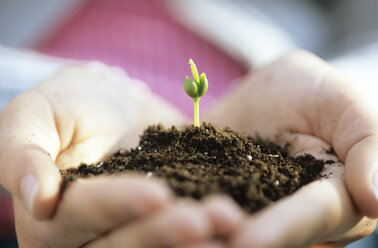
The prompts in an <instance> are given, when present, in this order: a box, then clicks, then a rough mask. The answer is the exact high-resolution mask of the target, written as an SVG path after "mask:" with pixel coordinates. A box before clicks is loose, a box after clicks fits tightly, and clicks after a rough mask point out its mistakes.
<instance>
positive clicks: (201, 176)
mask: <svg viewBox="0 0 378 248" xmlns="http://www.w3.org/2000/svg"><path fill="white" fill-rule="evenodd" d="M323 167H324V162H323V161H320V160H316V159H315V158H314V157H312V156H311V155H305V156H302V157H298V158H290V157H288V151H287V149H286V148H282V147H279V146H278V145H276V144H274V143H269V142H263V141H261V140H260V139H255V138H252V137H249V136H244V135H240V134H238V133H236V132H234V131H232V130H231V129H228V128H226V129H224V130H222V129H219V128H216V127H214V126H212V125H211V124H206V123H204V124H203V125H202V126H201V127H199V128H194V127H192V126H191V127H186V128H184V129H183V130H178V129H177V128H175V127H172V128H170V129H164V128H163V127H162V126H161V125H158V126H150V127H148V128H147V129H146V130H145V132H144V134H143V135H142V136H141V139H140V143H139V146H138V147H137V148H135V149H131V150H130V151H123V150H121V151H119V152H117V153H116V154H114V155H113V156H112V157H110V158H109V159H107V160H106V161H102V162H100V163H98V164H93V165H84V164H83V165H81V166H80V167H79V168H78V169H69V170H66V171H61V173H62V176H63V179H64V180H63V181H64V185H66V184H67V182H69V181H73V180H75V179H76V178H78V177H89V176H94V175H99V174H104V173H110V174H112V173H119V172H128V171H138V172H145V173H147V176H157V177H160V178H163V179H164V180H165V181H167V183H168V184H169V186H170V187H171V188H172V189H173V190H174V191H175V192H176V194H177V195H179V196H191V197H193V198H195V199H201V198H202V197H204V196H205V195H207V194H210V193H226V194H229V195H231V196H232V198H233V199H234V200H235V201H236V202H238V203H239V204H240V205H241V206H242V207H243V208H244V209H245V210H246V211H247V212H250V213H252V212H255V211H257V210H259V209H261V208H263V207H264V206H266V205H268V204H270V203H272V202H274V201H276V200H278V199H280V198H282V197H284V196H287V195H289V194H291V193H293V192H294V191H296V190H297V189H299V188H300V187H301V186H303V185H305V184H307V183H309V182H311V181H313V180H314V179H316V178H317V177H318V176H319V173H320V171H321V170H322V169H323Z"/></svg>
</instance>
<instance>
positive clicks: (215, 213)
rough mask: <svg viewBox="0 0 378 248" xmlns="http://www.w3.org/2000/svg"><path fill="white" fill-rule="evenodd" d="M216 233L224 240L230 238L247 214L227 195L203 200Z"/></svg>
mask: <svg viewBox="0 0 378 248" xmlns="http://www.w3.org/2000/svg"><path fill="white" fill-rule="evenodd" d="M203 205H204V209H205V211H206V213H207V215H208V216H209V218H210V222H211V223H212V226H213V229H214V233H215V235H216V236H217V237H221V238H223V239H225V238H230V237H231V235H232V234H233V233H234V232H235V231H236V230H237V227H238V226H239V225H240V224H241V222H242V220H243V218H244V217H245V214H244V212H243V210H242V209H241V208H240V207H239V205H237V204H236V202H235V201H234V200H232V199H231V198H230V197H228V196H225V195H213V196H209V197H207V198H205V199H204V200H203Z"/></svg>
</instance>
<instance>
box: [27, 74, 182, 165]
mask: <svg viewBox="0 0 378 248" xmlns="http://www.w3.org/2000/svg"><path fill="white" fill-rule="evenodd" d="M102 70H103V71H101V70H99V71H97V70H96V71H94V70H90V69H84V67H71V68H66V69H64V70H63V71H61V72H59V73H58V74H56V75H55V76H54V77H53V78H51V79H49V80H48V81H47V82H46V83H42V84H40V85H38V86H37V87H36V88H35V89H33V90H32V93H33V94H37V95H38V94H39V95H40V97H41V98H42V99H40V100H39V101H37V102H36V105H31V106H30V107H31V108H35V109H46V110H49V107H48V106H42V107H40V106H38V104H41V105H46V104H47V105H50V110H51V111H45V112H44V113H43V115H41V116H40V118H39V119H36V120H34V121H35V122H36V123H35V126H36V129H38V127H41V125H40V123H42V122H44V123H46V121H47V120H52V121H54V124H55V125H50V126H49V128H48V129H45V130H43V132H44V133H45V134H46V135H47V136H49V137H50V138H51V139H52V140H55V146H49V147H48V149H49V150H48V152H49V153H50V154H51V155H52V156H53V157H54V158H55V162H56V164H57V165H58V167H59V168H60V169H63V168H68V167H73V166H77V165H79V164H80V163H81V162H85V163H93V162H95V161H98V160H100V159H101V158H102V157H103V156H105V155H108V154H110V153H111V152H113V151H115V150H116V149H119V148H120V147H129V146H131V145H135V144H136V143H137V141H138V136H139V134H140V133H141V131H142V130H143V129H144V128H145V127H146V126H147V125H149V124H154V123H157V122H163V123H167V124H173V123H175V124H177V123H179V122H181V121H182V116H181V115H180V114H179V112H178V111H177V110H175V109H174V108H173V107H171V106H169V105H168V104H166V103H165V102H163V101H162V100H160V99H159V98H157V97H156V96H153V95H152V94H151V93H150V92H148V90H147V89H145V88H144V87H143V86H141V84H140V83H139V84H138V83H136V82H133V80H131V79H130V78H127V77H125V76H123V75H119V74H117V73H114V72H106V71H104V69H102ZM106 70H109V69H106ZM38 122H40V123H38ZM41 132H42V131H41Z"/></svg>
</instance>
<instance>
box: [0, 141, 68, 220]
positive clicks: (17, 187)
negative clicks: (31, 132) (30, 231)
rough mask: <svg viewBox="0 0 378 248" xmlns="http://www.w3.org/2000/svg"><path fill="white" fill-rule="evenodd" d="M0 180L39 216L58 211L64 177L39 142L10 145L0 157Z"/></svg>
mask: <svg viewBox="0 0 378 248" xmlns="http://www.w3.org/2000/svg"><path fill="white" fill-rule="evenodd" d="M0 165H1V166H0V182H1V183H2V184H3V185H4V187H5V188H6V189H7V190H9V191H10V192H11V193H12V195H13V199H14V200H18V201H20V202H21V203H22V205H23V206H24V207H25V208H26V209H27V211H28V212H29V213H30V214H32V215H33V217H34V218H36V219H40V220H43V219H48V218H49V217H51V216H52V214H53V213H54V210H55V205H56V202H57V200H58V197H59V192H60V182H61V177H60V174H59V170H58V168H57V167H56V165H55V164H54V162H53V160H52V159H51V157H50V155H49V154H48V153H47V152H46V151H45V150H43V149H42V148H41V147H39V146H37V145H24V146H17V147H12V148H8V149H7V150H6V151H3V154H2V156H1V159H0Z"/></svg>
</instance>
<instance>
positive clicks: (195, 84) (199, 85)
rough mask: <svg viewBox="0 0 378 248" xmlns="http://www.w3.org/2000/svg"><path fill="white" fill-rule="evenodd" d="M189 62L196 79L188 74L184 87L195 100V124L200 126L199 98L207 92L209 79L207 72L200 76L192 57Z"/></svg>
mask: <svg viewBox="0 0 378 248" xmlns="http://www.w3.org/2000/svg"><path fill="white" fill-rule="evenodd" d="M189 64H190V68H191V69H192V74H193V78H194V80H193V79H191V78H190V77H188V76H186V78H185V82H184V89H185V92H186V94H188V95H189V96H190V97H191V98H192V99H193V101H194V126H195V127H199V126H200V120H199V99H200V97H201V96H203V95H204V94H205V93H206V91H207V87H208V84H209V83H208V81H207V78H206V75H205V73H202V74H201V76H198V71H197V67H196V65H195V64H194V62H193V60H192V59H189Z"/></svg>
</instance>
